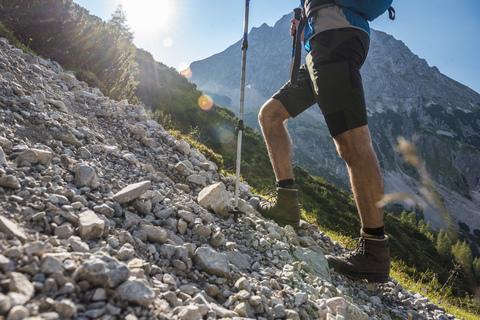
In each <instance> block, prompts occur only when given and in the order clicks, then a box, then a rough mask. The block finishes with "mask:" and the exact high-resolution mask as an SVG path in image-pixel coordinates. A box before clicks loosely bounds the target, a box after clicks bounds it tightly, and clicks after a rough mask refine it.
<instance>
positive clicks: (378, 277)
mask: <svg viewBox="0 0 480 320" xmlns="http://www.w3.org/2000/svg"><path fill="white" fill-rule="evenodd" d="M335 271H337V272H338V273H340V274H342V275H344V276H347V277H349V278H351V279H355V280H362V279H364V280H367V281H368V282H378V283H385V282H388V278H389V275H388V274H387V275H385V274H378V273H368V272H365V273H350V272H345V271H341V270H335Z"/></svg>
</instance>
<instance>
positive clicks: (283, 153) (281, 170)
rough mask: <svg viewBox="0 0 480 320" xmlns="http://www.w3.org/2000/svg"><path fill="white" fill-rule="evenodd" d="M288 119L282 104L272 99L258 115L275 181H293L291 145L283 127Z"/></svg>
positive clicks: (288, 116)
mask: <svg viewBox="0 0 480 320" xmlns="http://www.w3.org/2000/svg"><path fill="white" fill-rule="evenodd" d="M288 118H290V114H289V113H288V112H287V110H286V109H285V107H284V106H283V104H282V103H281V102H280V101H279V100H277V99H274V98H271V99H269V100H268V101H267V102H266V103H265V104H264V105H263V106H262V108H261V109H260V112H259V114H258V122H259V123H260V127H261V128H262V133H263V136H264V138H265V143H266V145H267V150H268V155H269V157H270V161H271V163H272V167H273V171H274V173H275V177H276V180H277V181H281V180H287V179H293V168H292V143H291V140H290V136H289V135H288V132H287V129H286V128H285V125H284V121H285V120H287V119H288Z"/></svg>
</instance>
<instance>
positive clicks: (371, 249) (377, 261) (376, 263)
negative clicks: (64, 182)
mask: <svg viewBox="0 0 480 320" xmlns="http://www.w3.org/2000/svg"><path fill="white" fill-rule="evenodd" d="M326 258H327V260H328V264H329V266H330V267H331V268H334V269H335V270H336V271H337V272H338V273H341V274H343V275H345V276H347V277H349V278H352V279H366V280H368V281H370V282H381V283H383V282H387V281H388V276H389V274H390V253H389V239H388V236H386V235H385V236H384V238H382V239H379V238H377V237H372V236H370V235H367V234H365V233H362V235H361V237H360V239H359V240H358V242H357V246H356V248H355V249H354V250H352V251H351V252H349V253H347V254H344V255H343V256H339V257H334V256H330V255H329V256H326Z"/></svg>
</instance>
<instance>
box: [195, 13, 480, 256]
mask: <svg viewBox="0 0 480 320" xmlns="http://www.w3.org/2000/svg"><path fill="white" fill-rule="evenodd" d="M290 19H291V15H286V16H284V17H283V18H281V19H280V20H279V21H278V22H277V23H276V24H275V26H273V27H269V26H267V25H262V26H261V27H259V28H253V29H252V31H251V32H250V34H249V49H248V50H249V51H248V55H247V71H246V84H247V90H246V94H245V99H246V102H245V108H246V111H245V122H246V123H247V124H248V125H250V126H252V127H257V128H258V121H257V114H258V110H259V108H260V106H261V105H262V104H263V103H264V102H265V101H266V100H267V99H268V98H269V97H270V96H271V95H272V94H273V93H275V91H276V90H278V89H279V88H280V87H281V86H282V85H283V84H284V83H285V82H286V81H287V80H288V78H289V66H290V59H291V57H290V53H291V37H290V36H289V32H288V30H289V25H290V22H289V20H290ZM239 48H240V43H239V42H237V43H236V44H235V45H233V46H231V47H229V48H227V49H226V50H225V51H223V52H221V53H219V54H216V55H214V56H212V57H210V58H207V59H205V60H202V61H197V62H194V63H192V65H191V70H192V78H191V81H192V82H194V83H196V84H197V85H198V87H199V88H200V89H202V90H204V91H205V92H207V93H208V92H210V93H211V94H212V96H213V97H214V98H217V99H218V100H219V102H218V103H219V104H221V103H229V104H230V105H229V106H230V108H231V109H232V110H233V111H235V112H237V111H238V107H237V105H238V103H237V101H238V99H239V98H238V97H239V89H238V87H239V81H238V79H240V70H241V68H240V66H239V63H240V61H241V60H240V49H239ZM362 77H363V80H364V88H365V97H366V100H367V106H368V114H369V127H370V130H371V132H372V136H373V141H374V147H375V149H376V151H377V154H378V156H379V160H380V162H381V165H382V170H383V173H384V176H385V189H386V192H387V193H390V192H405V193H409V194H411V197H412V198H413V200H414V201H415V202H416V203H418V204H419V205H420V206H422V207H423V208H424V210H423V212H421V215H420V216H419V219H420V218H424V219H425V220H426V221H429V222H431V224H432V226H433V227H435V228H437V229H439V228H444V229H446V225H445V222H444V221H443V219H442V218H441V214H440V213H439V210H438V208H437V207H436V206H434V205H431V204H430V203H428V201H425V199H422V198H421V197H419V196H418V193H419V190H421V188H422V184H421V181H420V179H419V177H418V174H417V173H416V171H415V170H414V169H413V168H412V167H409V166H408V165H406V164H405V163H404V162H403V159H402V157H401V156H400V155H399V154H396V153H395V152H394V148H395V146H396V145H397V144H398V142H397V137H399V136H402V137H405V138H406V139H408V140H414V142H415V145H416V147H417V149H418V152H419V156H420V157H421V158H422V159H423V160H424V162H425V165H426V167H427V168H428V170H429V173H430V175H431V176H432V179H433V181H434V182H435V184H436V188H437V189H438V190H439V192H440V194H441V195H442V197H443V198H444V204H445V205H446V207H447V208H448V210H449V212H450V214H451V215H452V216H453V219H454V221H455V223H456V226H457V229H458V230H459V231H460V232H461V233H463V235H464V236H466V237H468V239H469V242H470V243H475V244H477V246H478V247H479V248H480V237H479V236H480V209H479V208H480V169H479V168H480V165H479V164H480V162H479V160H478V159H480V121H479V120H478V119H479V116H478V115H479V112H480V111H479V109H480V95H479V94H478V93H476V92H474V91H473V90H471V89H470V88H468V87H466V86H464V85H462V84H460V83H458V82H456V81H454V80H452V79H450V78H448V77H446V76H445V75H443V74H441V73H440V72H439V70H438V69H437V68H436V67H430V66H429V65H428V63H427V62H426V61H425V60H423V59H420V58H419V57H418V56H416V55H415V54H413V53H412V52H411V51H410V50H409V49H408V48H407V47H406V46H405V44H403V43H402V42H401V41H398V40H396V39H394V38H393V37H392V36H390V35H387V34H385V33H383V32H380V31H376V30H372V31H371V44H370V52H369V55H368V58H367V60H366V62H365V64H364V66H363V68H362ZM224 96H226V97H224ZM214 100H215V99H214ZM227 106H228V105H227ZM288 127H289V133H290V135H291V138H292V140H293V143H294V162H295V163H296V164H298V165H300V166H301V167H303V168H305V169H307V170H308V171H309V172H310V173H311V174H314V175H317V176H322V177H325V178H326V179H327V180H328V181H330V182H332V183H334V184H336V185H337V186H338V187H343V188H349V185H348V172H347V170H346V167H345V165H344V163H343V161H342V160H341V159H340V158H339V157H338V155H337V153H336V151H335V147H334V144H333V142H332V141H331V138H330V136H329V133H328V130H327V128H326V125H325V123H324V119H323V116H322V115H321V113H320V110H319V108H318V107H316V106H314V107H312V108H310V109H309V110H307V112H306V113H305V114H303V115H300V116H299V117H297V118H295V119H292V120H289V122H288ZM399 204H400V205H403V206H404V207H405V208H406V209H407V210H411V209H412V207H411V205H409V204H406V203H405V202H401V201H400V202H399Z"/></svg>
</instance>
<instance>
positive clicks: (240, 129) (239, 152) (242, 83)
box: [230, 0, 250, 221]
mask: <svg viewBox="0 0 480 320" xmlns="http://www.w3.org/2000/svg"><path fill="white" fill-rule="evenodd" d="M249 6H250V0H245V20H244V24H243V41H242V51H243V53H242V78H241V81H240V110H239V112H238V124H237V127H236V128H235V131H236V132H237V135H238V140H237V172H236V176H237V180H236V181H235V209H234V210H232V211H230V212H231V213H233V214H234V220H235V221H237V218H238V214H239V213H242V212H241V211H240V210H239V209H238V189H239V183H240V164H241V156H242V134H243V130H244V126H243V104H244V101H245V69H246V65H247V49H248V38H247V37H248V11H249Z"/></svg>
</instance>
